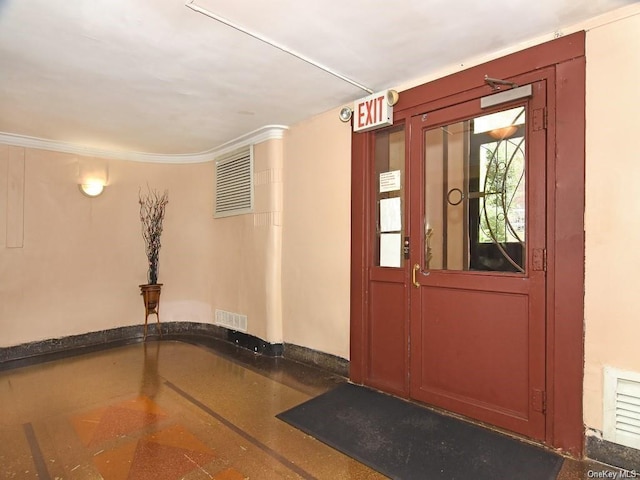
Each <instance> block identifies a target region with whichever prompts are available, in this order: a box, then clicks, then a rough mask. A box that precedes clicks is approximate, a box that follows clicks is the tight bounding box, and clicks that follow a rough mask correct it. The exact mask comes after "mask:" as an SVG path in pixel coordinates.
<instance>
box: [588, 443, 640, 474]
mask: <svg viewBox="0 0 640 480" xmlns="http://www.w3.org/2000/svg"><path fill="white" fill-rule="evenodd" d="M585 447H586V448H585V455H586V456H587V457H588V458H591V459H592V460H597V461H598V462H602V463H606V464H608V465H612V466H614V467H619V468H623V469H625V470H629V471H635V472H637V475H638V476H639V477H640V450H637V449H635V448H631V447H625V446H624V445H618V444H617V443H613V442H609V441H607V440H603V439H602V438H599V437H594V436H591V435H588V436H587V438H586V445H585Z"/></svg>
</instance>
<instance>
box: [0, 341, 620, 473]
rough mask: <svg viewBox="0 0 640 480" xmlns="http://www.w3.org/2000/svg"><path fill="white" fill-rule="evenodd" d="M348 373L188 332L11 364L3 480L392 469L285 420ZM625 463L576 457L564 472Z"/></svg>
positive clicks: (1, 425)
mask: <svg viewBox="0 0 640 480" xmlns="http://www.w3.org/2000/svg"><path fill="white" fill-rule="evenodd" d="M214 343H215V342H214ZM343 381H345V379H344V378H342V377H339V376H336V375H333V374H330V373H327V372H323V371H321V370H318V369H315V368H312V367H308V366H305V365H302V364H299V363H296V362H291V361H288V360H286V359H282V358H280V359H273V358H267V357H261V356H257V355H254V354H252V353H251V352H248V351H246V350H243V349H240V348H238V347H235V346H233V345H230V344H222V343H221V344H215V345H213V344H212V345H210V346H209V347H208V348H207V347H204V346H197V345H193V344H189V343H184V342H180V341H163V342H155V341H148V342H146V343H141V344H135V345H129V346H124V347H118V348H111V349H108V350H104V351H99V352H93V353H88V354H85V355H81V356H73V357H69V358H66V359H62V360H56V361H52V362H48V363H41V364H36V365H32V366H27V367H21V368H16V369H12V370H5V371H0V479H20V480H23V479H24V480H30V479H39V480H63V479H64V480H94V479H95V480H97V479H105V480H179V479H184V480H201V479H202V480H211V479H215V480H242V479H255V480H271V479H273V480H276V479H277V480H280V479H300V478H302V479H320V480H324V479H330V480H340V479H355V480H359V479H371V480H378V479H384V478H386V477H384V476H383V475H381V474H379V473H377V472H375V471H373V470H371V469H370V468H368V467H367V466H365V465H363V464H361V463H359V462H358V461H356V460H354V459H351V458H349V457H347V456H345V455H343V454H341V453H339V452H337V451H336V450H334V449H332V448H330V447H328V446H326V445H324V444H322V443H321V442H319V441H317V440H315V439H313V438H312V437H310V436H308V435H306V434H304V433H302V432H300V431H298V430H296V429H294V428H292V427H291V426H289V425H287V424H285V423H283V422H281V421H280V420H278V419H276V418H275V415H276V414H278V413H280V412H282V411H284V410H287V409H289V408H291V407H293V406H295V405H298V404H300V403H302V402H304V401H306V400H308V399H309V398H311V397H313V396H315V395H318V394H320V393H322V392H324V391H327V390H328V389H330V388H332V387H334V386H335V385H337V384H338V383H340V382H343ZM615 471H616V470H614V469H610V468H608V467H606V466H604V465H601V464H595V463H593V462H577V461H573V460H566V461H565V464H564V466H563V469H562V471H561V472H560V474H559V476H558V480H582V479H586V478H593V474H594V472H596V473H598V472H615ZM417 478H419V477H417Z"/></svg>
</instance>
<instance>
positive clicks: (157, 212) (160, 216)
mask: <svg viewBox="0 0 640 480" xmlns="http://www.w3.org/2000/svg"><path fill="white" fill-rule="evenodd" d="M138 198H139V200H138V202H139V203H140V222H141V223H142V238H143V239H144V243H145V249H146V253H147V260H148V261H149V271H148V278H147V280H148V281H149V284H150V285H156V284H157V283H158V258H159V255H160V247H161V244H160V237H161V236H162V221H163V220H164V211H165V208H166V206H167V203H169V192H168V191H167V190H165V191H164V193H162V194H160V193H159V192H158V191H157V190H152V189H151V188H149V186H148V185H147V192H143V191H142V189H140V191H139V193H138Z"/></svg>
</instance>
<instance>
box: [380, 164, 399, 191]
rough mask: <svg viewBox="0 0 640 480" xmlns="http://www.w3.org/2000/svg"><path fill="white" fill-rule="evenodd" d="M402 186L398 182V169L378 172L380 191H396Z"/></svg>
mask: <svg viewBox="0 0 640 480" xmlns="http://www.w3.org/2000/svg"><path fill="white" fill-rule="evenodd" d="M400 188H402V184H401V183H400V170H393V171H391V172H382V173H381V174H380V193H383V192H396V191H398V190H400Z"/></svg>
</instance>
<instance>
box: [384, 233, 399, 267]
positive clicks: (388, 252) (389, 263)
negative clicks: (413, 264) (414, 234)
mask: <svg viewBox="0 0 640 480" xmlns="http://www.w3.org/2000/svg"><path fill="white" fill-rule="evenodd" d="M401 252H402V239H401V234H399V233H382V234H380V266H381V267H400V266H402V257H401Z"/></svg>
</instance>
